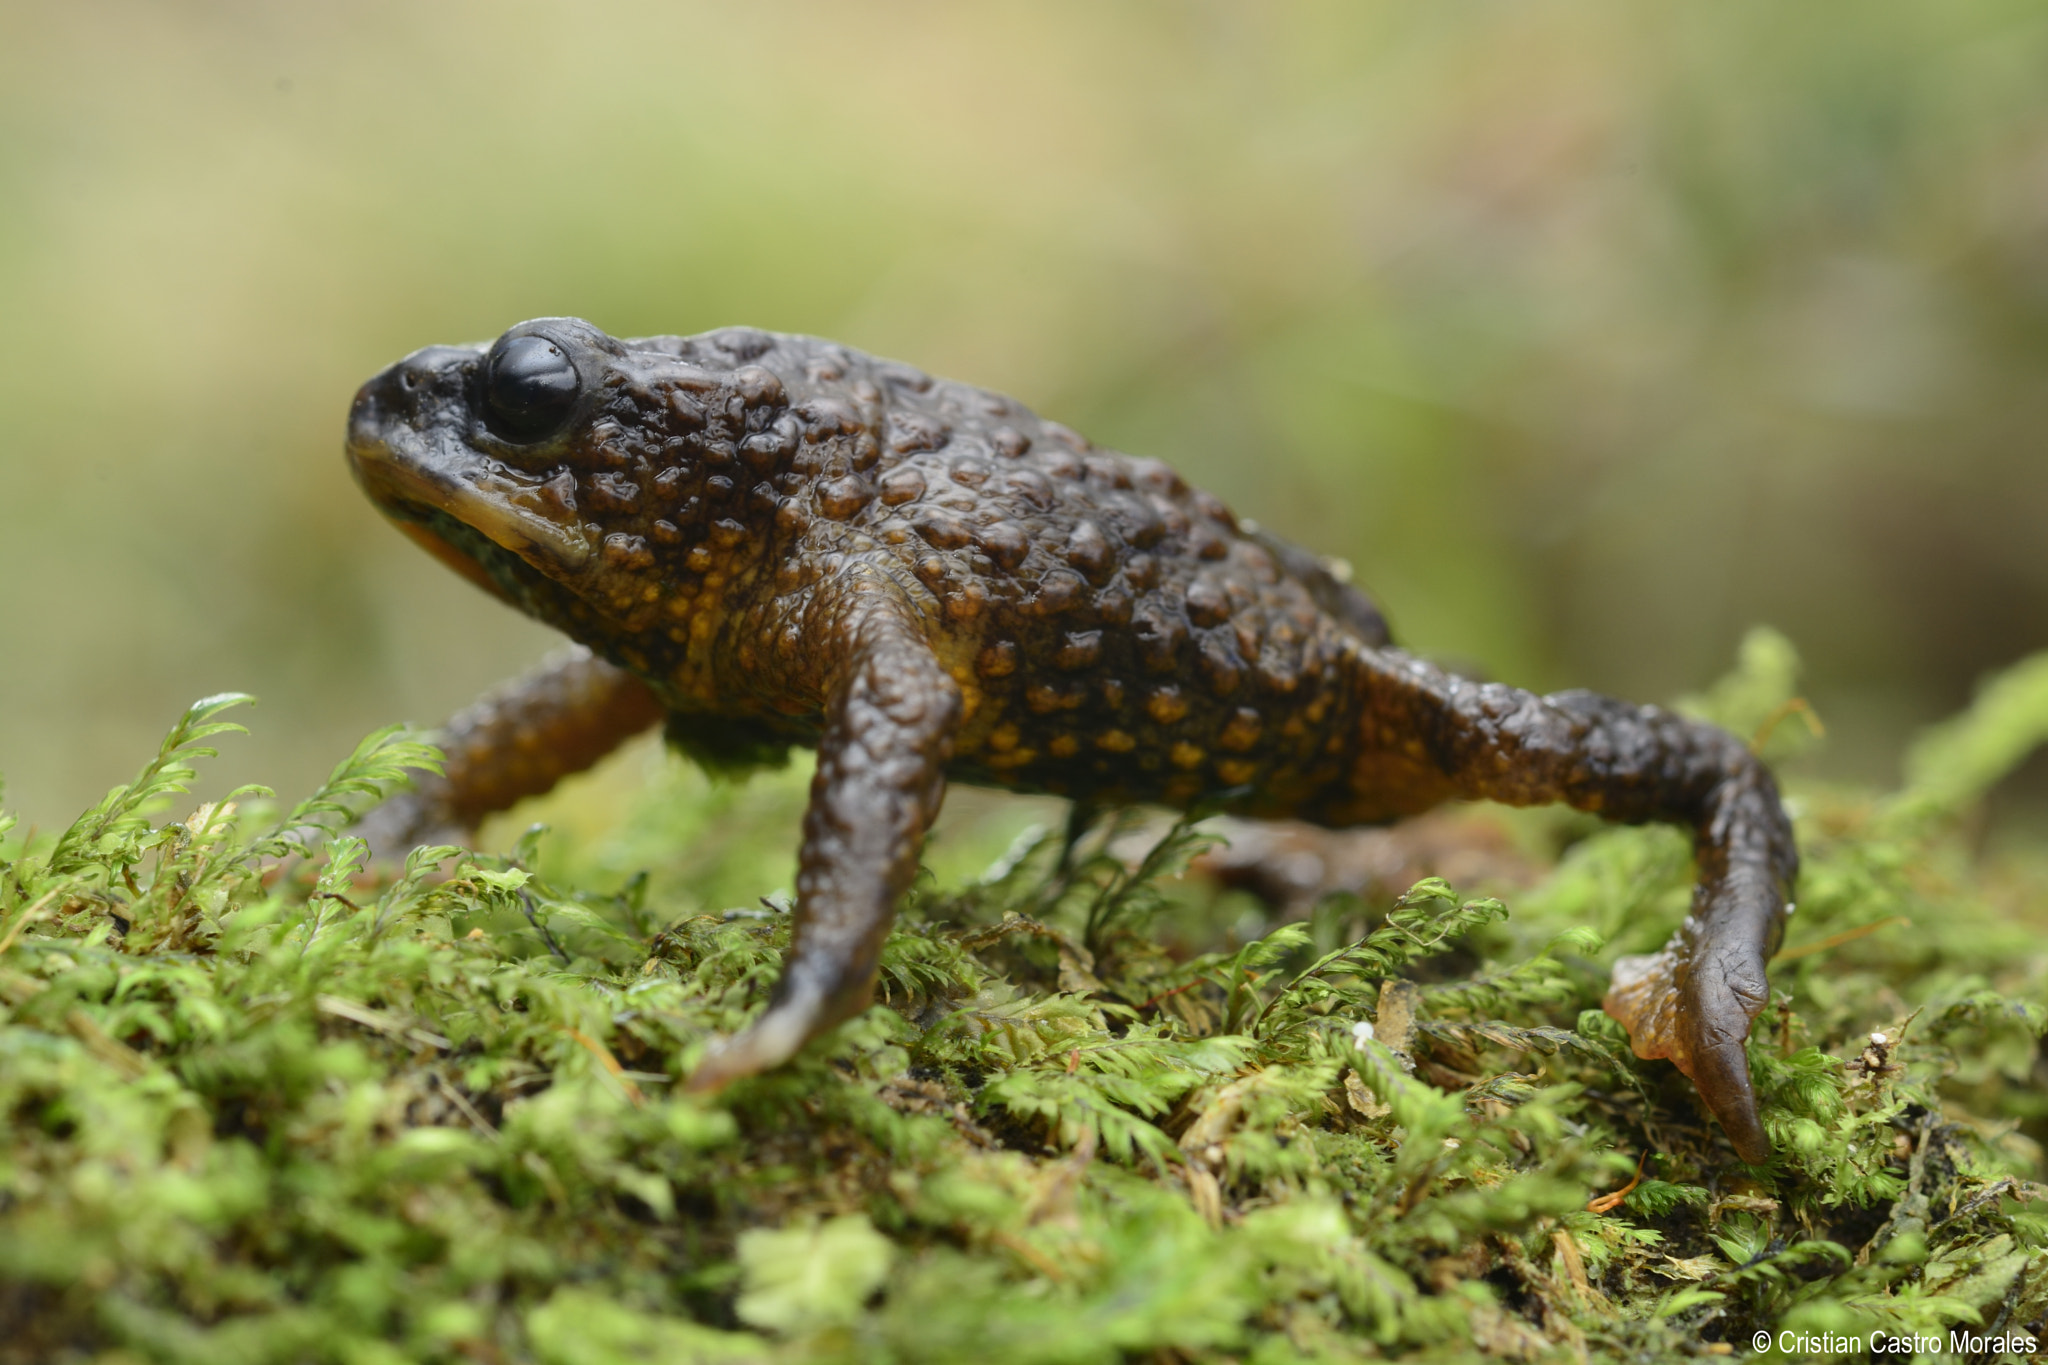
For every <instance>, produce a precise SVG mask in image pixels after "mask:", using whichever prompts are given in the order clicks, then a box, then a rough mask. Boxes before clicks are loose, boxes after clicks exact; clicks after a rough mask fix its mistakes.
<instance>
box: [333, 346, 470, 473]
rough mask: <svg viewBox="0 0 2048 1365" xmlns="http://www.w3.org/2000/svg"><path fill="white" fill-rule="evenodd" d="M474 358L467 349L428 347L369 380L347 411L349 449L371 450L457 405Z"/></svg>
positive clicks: (357, 393) (357, 391)
mask: <svg viewBox="0 0 2048 1365" xmlns="http://www.w3.org/2000/svg"><path fill="white" fill-rule="evenodd" d="M477 354H478V353H477V351H476V349H475V348H473V347H462V346H429V347H427V348H426V349H425V350H423V351H414V352H413V353H412V354H411V355H409V356H407V357H406V358H405V359H403V360H401V361H399V362H398V363H397V364H396V365H392V366H390V367H388V368H387V369H384V370H382V371H380V372H379V373H377V374H376V375H373V376H372V377H371V378H370V381H369V382H368V383H366V384H364V385H363V386H362V387H361V388H360V389H357V390H356V397H355V402H354V403H352V404H350V405H349V411H348V443H349V447H350V448H351V449H364V448H367V447H370V446H373V445H376V444H378V443H380V442H383V441H386V440H388V439H389V438H390V435H391V433H392V431H393V430H394V429H398V428H411V429H417V428H418V427H419V426H421V425H422V424H423V423H424V422H425V421H426V420H427V419H428V418H429V417H430V416H431V415H432V414H433V412H434V411H435V410H436V409H439V408H442V407H445V406H447V405H448V404H450V403H459V402H460V401H461V400H462V397H463V387H464V378H465V376H466V375H467V373H468V371H469V370H470V369H471V368H473V367H474V366H475V364H476V361H477Z"/></svg>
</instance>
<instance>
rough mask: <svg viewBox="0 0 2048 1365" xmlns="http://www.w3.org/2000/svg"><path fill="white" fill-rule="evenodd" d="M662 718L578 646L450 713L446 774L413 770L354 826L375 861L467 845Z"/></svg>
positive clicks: (617, 672) (626, 680)
mask: <svg viewBox="0 0 2048 1365" xmlns="http://www.w3.org/2000/svg"><path fill="white" fill-rule="evenodd" d="M661 716H662V708H661V703H660V702H659V701H657V700H656V699H655V696H654V693H653V692H651V691H650V690H648V687H647V684H645V683H643V682H641V681H640V680H639V679H638V678H636V677H634V676H633V675H632V674H630V673H628V672H626V671H625V670H624V669H620V668H614V667H613V666H612V665H611V664H608V663H606V662H605V661H604V660H602V659H599V658H597V657H596V656H594V655H592V654H591V652H590V651H589V650H587V649H585V648H583V647H582V646H581V645H578V646H576V647H575V648H573V649H568V650H564V651H562V652H561V653H559V654H557V655H555V656H553V657H552V658H550V659H548V660H546V661H545V662H543V663H542V664H541V665H540V666H539V667H538V668H536V669H534V670H533V671H532V672H530V673H526V674H523V675H521V676H520V677H518V678H514V679H513V680H512V681H510V682H508V683H506V684H505V685H504V686H502V687H499V688H497V689H495V690H493V691H491V692H489V693H487V694H485V695H484V696H483V697H481V698H479V699H478V700H477V701H476V702H474V703H473V704H471V705H470V706H467V707H465V708H463V709H462V710H461V711H459V712H457V713H456V714H455V716H454V717H453V718H451V719H450V720H449V721H448V723H447V724H446V725H444V726H442V727H441V729H440V731H439V732H438V733H437V734H436V736H435V739H436V741H437V742H438V743H439V744H440V746H441V749H442V752H443V753H445V754H446V755H447V760H448V761H447V764H446V766H445V767H444V769H443V770H442V771H441V772H440V773H438V774H437V773H430V772H418V771H416V772H414V773H413V789H412V790H411V791H409V792H403V793H400V794H399V795H397V796H394V797H393V798H392V799H391V800H389V801H386V802H385V803H384V804H383V805H381V806H378V807H377V808H376V809H375V810H372V811H371V812H370V813H369V814H367V815H366V816H364V817H363V819H362V821H361V823H360V825H359V826H358V828H359V830H360V832H361V833H362V835H363V836H364V837H365V838H366V839H368V840H369V841H370V847H371V849H372V850H374V851H375V852H376V853H378V854H379V855H380V856H393V857H400V856H403V855H404V853H405V851H406V850H407V849H408V848H410V847H411V846H412V845H414V844H416V843H420V842H422V841H427V842H439V841H441V840H444V839H447V838H450V837H454V838H467V837H468V835H469V834H470V832H471V831H473V830H474V829H475V828H476V826H477V824H478V823H479V822H480V821H482V820H483V818H484V817H485V816H487V815H491V814H494V813H496V812H498V811H501V810H506V809H508V808H510V807H511V806H512V805H513V804H514V803H516V802H518V801H519V800H520V799H521V798H522V797H527V796H537V795H539V794H540V793H542V792H544V791H547V790H548V789H549V788H551V787H553V786H554V785H555V783H557V782H559V781H561V780H562V779H563V778H565V777H567V776H569V775H570V774H572V773H579V772H582V771H583V770H584V769H585V768H588V767H589V766H590V765H591V764H593V763H595V762H597V761H598V760H599V759H600V758H603V757H604V756H605V755H606V754H608V753H610V752H611V751H612V750H613V749H616V748H617V747H618V746H619V745H620V744H622V743H624V742H625V741H626V740H628V739H631V738H632V737H633V736H634V735H637V734H639V733H641V732H642V731H643V730H647V729H649V728H650V727H652V726H653V725H654V724H655V722H657V721H659V720H660V719H661Z"/></svg>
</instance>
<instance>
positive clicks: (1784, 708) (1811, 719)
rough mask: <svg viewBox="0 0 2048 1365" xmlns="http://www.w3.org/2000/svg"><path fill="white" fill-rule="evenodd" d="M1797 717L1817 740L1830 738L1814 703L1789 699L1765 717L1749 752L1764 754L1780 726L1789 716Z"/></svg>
mask: <svg viewBox="0 0 2048 1365" xmlns="http://www.w3.org/2000/svg"><path fill="white" fill-rule="evenodd" d="M1795 715H1796V716H1798V717H1799V718H1800V719H1801V720H1803V721H1805V722H1806V728H1807V729H1808V730H1810V731H1812V732H1813V737H1814V738H1815V739H1826V738H1827V737H1828V727H1827V726H1825V725H1823V724H1821V721H1820V712H1818V711H1816V710H1814V709H1813V703H1811V702H1809V701H1808V700H1807V699H1806V698H1804V697H1787V698H1786V699H1785V700H1784V701H1781V702H1779V703H1778V705H1777V706H1776V707H1775V708H1774V709H1773V710H1772V711H1771V714H1769V715H1768V716H1765V717H1764V723H1763V724H1762V725H1759V726H1757V727H1756V733H1755V734H1754V735H1752V736H1751V737H1750V740H1749V751H1750V752H1751V753H1753V754H1760V753H1762V752H1763V750H1764V745H1766V744H1769V743H1770V742H1771V736H1772V735H1774V734H1776V733H1777V730H1778V726H1779V724H1780V723H1781V722H1782V721H1783V720H1784V719H1785V718H1786V717H1787V716H1795Z"/></svg>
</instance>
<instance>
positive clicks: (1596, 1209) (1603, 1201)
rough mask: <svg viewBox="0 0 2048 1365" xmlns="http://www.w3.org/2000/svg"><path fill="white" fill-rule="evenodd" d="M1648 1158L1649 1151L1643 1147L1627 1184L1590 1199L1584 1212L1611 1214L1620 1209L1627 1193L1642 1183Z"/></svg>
mask: <svg viewBox="0 0 2048 1365" xmlns="http://www.w3.org/2000/svg"><path fill="white" fill-rule="evenodd" d="M1649 1157H1650V1149H1649V1148H1647V1147H1645V1148H1644V1149H1643V1154H1642V1155H1641V1156H1639V1157H1637V1158H1636V1173H1635V1174H1634V1175H1632V1176H1630V1177H1629V1182H1628V1184H1626V1185H1623V1186H1622V1187H1621V1188H1620V1189H1618V1190H1614V1191H1612V1192H1610V1193H1608V1194H1603V1195H1598V1196H1596V1197H1594V1198H1592V1199H1589V1200H1587V1201H1586V1212H1587V1213H1612V1212H1614V1211H1615V1210H1616V1209H1618V1208H1620V1207H1621V1201H1622V1200H1624V1199H1626V1198H1628V1196H1629V1191H1631V1190H1633V1189H1635V1187H1636V1186H1638V1185H1640V1184H1642V1183H1643V1163H1644V1162H1645V1161H1647V1160H1649Z"/></svg>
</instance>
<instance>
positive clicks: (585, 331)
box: [348, 318, 797, 638]
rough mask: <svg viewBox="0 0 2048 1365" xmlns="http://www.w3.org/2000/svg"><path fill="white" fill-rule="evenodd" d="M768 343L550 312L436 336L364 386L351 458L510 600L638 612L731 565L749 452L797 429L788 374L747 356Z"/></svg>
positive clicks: (398, 518) (603, 626) (755, 453)
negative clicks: (483, 330)
mask: <svg viewBox="0 0 2048 1365" xmlns="http://www.w3.org/2000/svg"><path fill="white" fill-rule="evenodd" d="M772 345H773V341H772V339H771V338H769V337H768V336H767V335H766V334H764V333H759V332H751V331H745V332H743V331H740V330H738V329H735V330H734V331H733V332H730V333H714V334H712V335H711V336H710V337H708V338H702V339H696V340H690V341H685V340H679V339H677V338H673V337H657V338H649V339H646V340H639V341H620V340H617V339H615V338H613V337H609V336H607V335H605V334H604V333H603V332H601V331H599V330H598V329H597V328H595V327H593V326H591V325H590V324H589V323H587V322H584V321H582V320H580V319H577V318H541V319H537V320H535V321H532V322H523V323H520V324H519V325H518V326H517V327H514V328H512V329H511V330H510V331H508V332H506V333H505V334H504V335H503V336H501V337H499V338H498V339H497V341H495V342H493V343H491V344H490V345H488V346H485V345H474V346H430V347H428V348H427V349H426V350H423V351H416V352H414V353H413V354H412V355H409V356H407V357H406V358H405V359H404V360H401V361H399V362H398V363H397V364H396V365H393V366H391V367H390V368H389V369H387V370H385V371H384V372H383V373H381V374H379V375H377V376H376V377H375V378H373V379H371V380H370V382H369V383H367V384H365V385H363V387H362V389H361V390H360V391H358V392H357V394H356V398H355V405H354V407H353V408H352V409H351V410H350V412H349V427H348V458H349V464H350V466H351V467H352V468H353V469H354V470H355V475H356V478H357V480H358V481H359V482H360V483H361V484H362V486H363V489H364V491H365V492H367V493H368V494H369V496H370V498H371V500H372V501H374V502H375V503H376V504H377V506H378V507H379V509H381V510H382V511H383V512H384V513H385V515H387V516H389V517H390V518H391V519H392V520H393V521H395V522H397V523H398V525H399V527H400V528H401V529H403V530H404V531H405V532H406V533H407V534H408V535H410V536H411V537H412V538H413V539H415V540H417V541H418V542H419V543H420V544H421V545H423V546H424V547H425V548H427V549H428V550H429V551H431V552H432V553H433V554H434V555H435V556H436V557H438V558H440V559H441V560H442V561H444V562H445V563H447V564H448V565H450V567H452V568H454V569H456V570H457V571H458V572H460V573H462V574H463V575H464V576H465V577H467V578H470V579H471V580H472V581H475V582H477V583H478V584H480V585H481V586H483V587H485V588H486V589H488V590H489V591H491V592H493V593H495V594H497V595H498V596H500V597H503V598H505V599H506V600H508V601H510V602H512V603H513V604H514V605H515V606H518V607H520V608H522V609H524V610H526V611H528V612H530V613H532V614H534V615H536V616H539V617H541V618H543V619H545V620H549V621H551V622H553V623H554V624H556V625H560V626H562V627H564V628H565V629H569V630H570V631H571V633H573V634H578V635H580V636H584V637H586V638H587V637H588V636H589V635H590V634H591V633H592V632H593V631H598V630H611V631H616V630H619V629H621V628H635V627H637V626H639V625H641V624H644V623H645V620H646V619H647V618H649V617H651V615H652V614H653V613H654V612H655V611H656V608H657V604H658V603H660V602H662V601H664V600H670V599H672V597H673V594H674V593H675V592H676V591H678V590H681V591H685V592H687V591H689V590H690V589H691V588H692V587H695V588H699V589H701V588H702V587H703V586H704V585H705V580H706V578H707V577H715V576H729V575H730V574H731V573H732V572H733V571H734V570H735V568H736V565H737V563H738V562H739V560H740V559H741V557H742V555H741V553H740V552H741V551H743V550H744V548H745V541H746V539H747V538H746V537H745V536H744V535H739V536H735V535H734V534H733V532H732V531H731V530H730V529H729V527H730V526H732V525H737V524H738V523H736V522H734V521H733V517H734V515H735V514H736V513H738V512H739V511H740V509H739V507H738V506H737V505H736V504H737V502H738V499H735V498H733V497H732V495H733V493H734V492H735V491H736V488H737V487H738V486H739V481H738V480H736V479H735V477H733V476H734V475H736V474H738V473H739V472H740V471H741V468H742V465H743V458H742V457H745V461H747V462H750V463H753V464H759V463H761V462H762V460H761V458H760V457H765V458H766V461H767V462H768V463H770V464H774V463H778V462H779V461H780V459H781V458H782V457H785V456H786V455H787V454H788V453H789V451H790V450H793V449H794V447H795V445H796V444H797V442H796V434H795V432H794V431H793V430H792V431H787V432H785V431H784V430H783V427H785V426H787V425H788V423H787V421H786V420H784V419H783V413H784V410H785V409H786V406H787V403H786V400H785V397H784V394H783V389H782V384H781V381H780V380H779V379H777V378H776V376H775V375H774V374H773V373H772V372H771V371H769V370H767V369H765V368H763V367H762V366H761V365H757V364H751V363H747V362H748V361H750V360H751V359H752V358H753V357H755V356H758V355H761V354H762V353H764V352H765V351H767V350H768V349H770V348H771V347H772ZM721 504H725V505H721ZM757 548H758V547H757Z"/></svg>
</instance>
